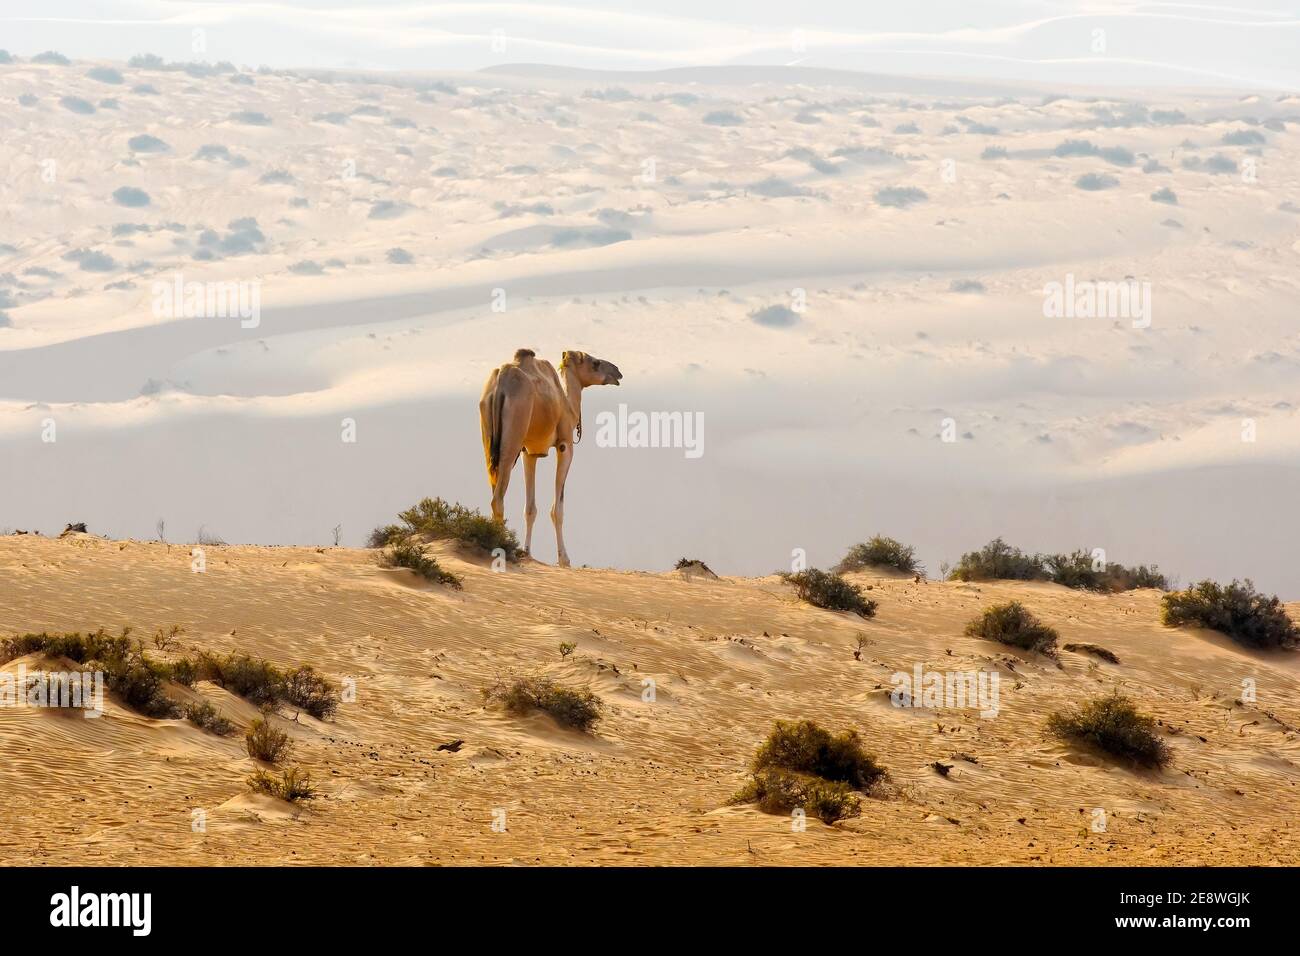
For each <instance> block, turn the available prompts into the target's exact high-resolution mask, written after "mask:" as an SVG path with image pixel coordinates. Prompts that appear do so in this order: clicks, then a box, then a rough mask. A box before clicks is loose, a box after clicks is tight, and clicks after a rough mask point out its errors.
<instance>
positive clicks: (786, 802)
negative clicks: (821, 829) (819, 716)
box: [731, 768, 862, 824]
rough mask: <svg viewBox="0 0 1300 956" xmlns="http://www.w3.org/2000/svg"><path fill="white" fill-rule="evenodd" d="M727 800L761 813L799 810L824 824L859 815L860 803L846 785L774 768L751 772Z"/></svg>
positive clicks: (850, 788)
mask: <svg viewBox="0 0 1300 956" xmlns="http://www.w3.org/2000/svg"><path fill="white" fill-rule="evenodd" d="M731 800H732V802H733V803H756V804H757V805H758V809H760V810H762V811H763V812H764V813H789V812H790V811H791V810H794V809H795V808H799V809H802V810H803V811H804V813H809V814H812V815H813V816H815V817H817V818H818V819H819V820H821V821H822V822H823V823H828V824H829V823H834V822H835V821H836V820H842V819H844V818H845V817H856V816H859V815H860V814H861V813H862V800H861V798H860V797H859V796H858V795H857V793H856V792H854V790H853V788H852V787H850V786H849V785H848V784H847V783H838V782H835V781H832V780H822V779H821V778H820V777H813V776H810V775H808V774H806V773H795V772H794V771H792V770H781V769H777V768H773V769H768V770H759V771H755V773H754V775H753V777H752V778H751V779H750V780H749V781H748V782H747V783H746V784H745V785H744V786H743V787H742V788H741V789H740V791H739V792H738V793H737V794H736V795H735V796H734V797H732V798H731Z"/></svg>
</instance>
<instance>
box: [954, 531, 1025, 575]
mask: <svg viewBox="0 0 1300 956" xmlns="http://www.w3.org/2000/svg"><path fill="white" fill-rule="evenodd" d="M949 577H950V578H951V579H952V580H955V581H994V580H1008V581H1041V580H1043V579H1045V578H1046V577H1047V572H1046V570H1045V569H1044V568H1043V562H1042V559H1041V558H1040V557H1038V556H1037V555H1032V554H1025V553H1024V552H1023V551H1021V550H1020V549H1019V548H1013V547H1012V546H1011V545H1009V544H1007V543H1006V542H1005V541H1003V540H1002V539H1001V538H994V539H993V540H992V541H990V542H989V543H988V544H986V545H984V547H982V548H980V549H979V550H978V551H968V552H967V553H966V554H963V555H962V556H961V560H960V561H958V562H957V566H956V567H955V568H953V569H952V571H951V573H950V574H949Z"/></svg>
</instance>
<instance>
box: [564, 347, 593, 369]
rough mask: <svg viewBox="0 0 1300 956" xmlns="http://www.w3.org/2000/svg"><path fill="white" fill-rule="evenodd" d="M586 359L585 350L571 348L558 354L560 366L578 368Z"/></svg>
mask: <svg viewBox="0 0 1300 956" xmlns="http://www.w3.org/2000/svg"><path fill="white" fill-rule="evenodd" d="M586 361H587V353H586V352H577V351H573V350H572V349H571V350H569V351H568V352H565V353H564V354H563V355H561V356H560V368H568V367H570V366H572V367H573V368H575V369H576V368H580V367H581V366H582V364H583V363H584V362H586Z"/></svg>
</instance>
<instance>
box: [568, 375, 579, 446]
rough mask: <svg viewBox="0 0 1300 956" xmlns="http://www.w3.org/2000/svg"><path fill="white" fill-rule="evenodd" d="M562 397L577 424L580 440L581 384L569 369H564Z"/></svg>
mask: <svg viewBox="0 0 1300 956" xmlns="http://www.w3.org/2000/svg"><path fill="white" fill-rule="evenodd" d="M564 397H565V400H566V401H568V403H569V408H571V409H572V410H573V420H574V421H575V422H576V423H577V428H578V440H579V441H581V440H582V383H581V382H579V381H578V374H577V373H576V372H575V371H574V370H573V369H572V368H570V367H568V366H566V367H565V369H564Z"/></svg>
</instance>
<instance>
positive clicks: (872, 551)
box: [840, 534, 925, 574]
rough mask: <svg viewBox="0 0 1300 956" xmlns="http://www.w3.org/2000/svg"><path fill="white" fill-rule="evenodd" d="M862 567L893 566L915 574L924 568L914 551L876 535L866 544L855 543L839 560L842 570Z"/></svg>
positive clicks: (860, 568)
mask: <svg viewBox="0 0 1300 956" xmlns="http://www.w3.org/2000/svg"><path fill="white" fill-rule="evenodd" d="M863 568H893V569H894V570H896V571H905V572H906V573H908V574H916V573H917V572H920V571H924V570H925V569H924V568H922V567H921V565H920V564H918V563H917V560H916V551H915V549H913V548H910V547H908V546H907V545H905V544H903V543H902V542H900V541H895V540H894V539H893V538H886V537H885V536H884V535H879V534H878V535H876V536H875V537H873V538H872V539H871V540H870V541H868V542H867V543H866V544H855V545H854V546H853V547H851V548H849V553H848V554H846V555H845V556H844V560H843V561H841V562H840V569H841V570H844V571H860V570H862V569H863Z"/></svg>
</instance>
